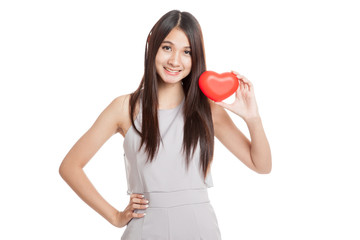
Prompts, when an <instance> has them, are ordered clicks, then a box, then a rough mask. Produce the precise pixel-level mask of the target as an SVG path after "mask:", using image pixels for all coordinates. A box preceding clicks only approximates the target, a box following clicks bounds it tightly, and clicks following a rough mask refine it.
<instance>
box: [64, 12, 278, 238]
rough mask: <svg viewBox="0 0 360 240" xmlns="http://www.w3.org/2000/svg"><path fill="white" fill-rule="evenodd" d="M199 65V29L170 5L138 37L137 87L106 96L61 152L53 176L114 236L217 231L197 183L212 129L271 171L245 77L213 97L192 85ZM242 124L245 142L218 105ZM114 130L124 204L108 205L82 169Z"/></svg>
mask: <svg viewBox="0 0 360 240" xmlns="http://www.w3.org/2000/svg"><path fill="white" fill-rule="evenodd" d="M205 70H206V66H205V54H204V46H203V39H202V32H201V28H200V26H199V23H198V22H197V20H196V19H195V18H194V17H193V16H192V15H191V14H190V13H187V12H180V11H176V10H174V11H170V12H168V13H167V14H165V15H164V16H163V17H162V18H161V19H160V20H159V21H158V22H157V23H156V24H155V25H154V27H153V28H152V30H151V31H150V34H149V36H148V39H147V42H146V49H145V71H144V76H143V78H142V81H141V83H140V85H139V87H138V89H137V90H136V91H135V92H133V93H132V94H127V95H123V96H119V97H117V98H115V99H114V100H113V101H112V102H111V103H110V104H109V106H108V107H107V108H106V109H105V110H104V111H103V112H102V113H101V114H100V116H99V117H98V118H97V120H96V121H95V123H94V124H93V126H92V127H91V128H90V129H89V130H88V131H87V132H86V133H85V134H84V135H83V136H82V137H81V138H80V139H79V140H78V142H77V143H76V144H75V145H74V146H73V147H72V149H71V150H70V151H69V153H68V154H67V155H66V157H65V158H64V160H63V162H62V164H61V166H60V175H61V176H62V177H63V179H64V180H65V181H66V182H67V183H68V184H69V185H70V187H71V188H72V189H73V190H74V191H75V192H76V193H77V194H78V195H79V196H80V197H81V198H82V199H83V200H84V201H85V202H86V203H87V204H88V205H89V206H90V207H92V208H93V209H94V210H95V211H97V212H98V213H99V214H101V215H102V216H103V217H104V218H105V219H106V220H108V221H109V222H110V223H111V224H113V225H114V226H116V227H124V226H126V229H125V231H124V233H123V236H122V238H121V239H126V240H140V239H157V240H160V239H181V240H184V239H205V240H212V239H214V240H215V239H221V236H220V231H219V227H218V222H217V219H216V215H215V213H214V210H213V208H212V206H211V204H210V201H209V198H208V194H207V188H208V187H212V179H211V173H210V165H211V162H212V159H213V151H214V136H216V137H217V138H218V139H219V140H220V141H221V142H222V143H223V144H224V146H225V147H226V148H227V149H229V150H230V151H231V152H232V153H233V154H234V155H235V156H236V157H237V158H238V159H239V160H240V161H242V162H243V163H244V164H245V165H246V166H248V167H249V168H250V169H252V170H254V171H256V172H258V173H269V172H270V171H271V153H270V147H269V144H268V141H267V139H266V136H265V133H264V129H263V126H262V123H261V118H260V116H259V112H258V108H257V103H256V101H255V96H254V87H253V85H252V83H251V82H250V81H249V80H247V79H246V78H245V77H244V76H242V75H240V74H238V73H237V72H233V73H234V74H235V75H236V76H237V78H238V79H239V83H240V84H239V88H238V90H237V91H236V97H235V101H234V103H232V104H226V103H223V102H218V103H215V102H213V101H211V100H209V99H208V98H207V97H206V96H205V95H204V94H203V93H202V92H201V90H200V88H199V86H198V79H199V76H200V75H201V73H203V72H204V71H205ZM224 108H226V109H228V110H230V111H232V112H233V113H235V114H236V115H238V116H239V117H241V118H243V120H244V121H245V122H246V124H247V126H248V128H249V131H250V136H251V142H250V141H249V140H248V139H247V138H246V137H245V136H244V135H243V133H242V132H241V131H240V130H239V129H238V128H237V127H236V126H235V125H234V123H233V121H232V120H231V118H230V117H229V115H228V114H227V112H226V111H225V110H224ZM115 133H120V134H121V135H123V136H124V152H125V165H126V174H127V180H128V190H127V193H128V194H129V195H130V201H129V204H128V206H127V207H126V208H125V209H124V210H123V211H118V210H117V209H115V208H114V207H113V206H111V205H110V204H109V203H108V202H107V201H106V200H105V199H103V198H102V197H101V195H100V194H99V193H98V192H97V191H96V190H95V188H94V187H93V185H92V184H91V182H90V181H89V179H88V178H87V177H86V175H85V173H84V171H83V167H84V166H85V165H86V163H87V162H88V161H89V160H90V159H91V158H92V156H93V155H94V154H95V153H96V152H97V151H98V150H99V148H100V147H101V146H102V145H103V144H104V143H105V142H106V141H107V140H108V139H109V138H110V137H111V136H112V135H113V134H115Z"/></svg>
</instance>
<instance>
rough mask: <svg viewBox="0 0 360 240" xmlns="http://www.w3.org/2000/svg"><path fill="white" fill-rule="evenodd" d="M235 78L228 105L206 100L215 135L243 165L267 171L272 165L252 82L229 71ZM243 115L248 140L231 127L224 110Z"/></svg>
mask: <svg viewBox="0 0 360 240" xmlns="http://www.w3.org/2000/svg"><path fill="white" fill-rule="evenodd" d="M233 73H234V74H235V75H236V76H237V78H238V79H239V87H238V89H237V91H236V93H235V101H234V102H233V103H232V104H227V103H225V102H217V103H215V102H210V104H211V110H212V115H213V122H214V129H215V136H216V137H217V138H218V139H219V140H220V142H222V143H223V144H224V146H225V147H226V148H227V149H229V150H230V152H232V153H233V154H234V155H235V156H236V157H237V158H238V159H240V160H241V161H242V162H243V163H244V164H245V165H246V166H248V167H249V168H250V169H252V170H254V171H256V172H258V173H270V171H271V168H272V161H271V152H270V146H269V142H268V140H267V138H266V135H265V131H264V128H263V125H262V122H261V118H260V115H259V112H258V107H257V103H256V99H255V93H254V87H253V84H252V83H251V82H250V81H249V80H248V79H247V78H246V77H244V76H242V75H240V74H239V73H237V72H235V71H233ZM224 108H226V109H228V110H230V111H232V112H233V113H235V114H236V115H238V116H239V117H241V118H243V120H244V121H245V122H246V124H247V126H248V128H249V132H250V138H251V141H249V140H248V139H247V138H246V137H245V136H244V134H243V133H242V132H241V131H240V130H239V129H238V128H237V127H236V126H235V124H234V122H233V121H232V120H231V118H230V116H229V115H228V114H227V112H226V111H225V109H224Z"/></svg>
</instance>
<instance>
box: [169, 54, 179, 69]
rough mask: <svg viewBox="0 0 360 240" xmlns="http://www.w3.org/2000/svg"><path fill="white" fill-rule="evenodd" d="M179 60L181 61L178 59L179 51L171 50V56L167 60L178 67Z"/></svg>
mask: <svg viewBox="0 0 360 240" xmlns="http://www.w3.org/2000/svg"><path fill="white" fill-rule="evenodd" d="M180 62H181V60H180V54H179V52H178V51H173V52H172V53H171V56H170V58H169V60H168V63H169V64H170V65H171V66H173V67H179V66H180Z"/></svg>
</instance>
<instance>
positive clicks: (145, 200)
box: [131, 198, 149, 204]
mask: <svg viewBox="0 0 360 240" xmlns="http://www.w3.org/2000/svg"><path fill="white" fill-rule="evenodd" d="M131 202H132V203H140V204H141V203H142V204H145V203H149V201H148V200H147V199H145V198H143V199H140V198H133V199H131Z"/></svg>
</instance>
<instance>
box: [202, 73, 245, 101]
mask: <svg viewBox="0 0 360 240" xmlns="http://www.w3.org/2000/svg"><path fill="white" fill-rule="evenodd" d="M238 86H239V80H238V78H237V77H236V76H235V74H233V73H231V72H225V73H221V74H218V73H216V72H213V71H205V72H203V73H202V74H201V75H200V78H199V87H200V89H201V91H202V92H203V93H204V94H205V95H206V96H207V97H208V98H210V99H211V100H213V101H215V102H221V101H222V100H224V99H226V98H228V97H230V96H231V95H232V94H233V93H234V92H235V91H236V90H237V88H238Z"/></svg>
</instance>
